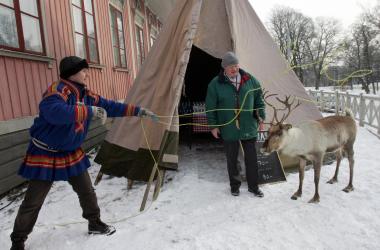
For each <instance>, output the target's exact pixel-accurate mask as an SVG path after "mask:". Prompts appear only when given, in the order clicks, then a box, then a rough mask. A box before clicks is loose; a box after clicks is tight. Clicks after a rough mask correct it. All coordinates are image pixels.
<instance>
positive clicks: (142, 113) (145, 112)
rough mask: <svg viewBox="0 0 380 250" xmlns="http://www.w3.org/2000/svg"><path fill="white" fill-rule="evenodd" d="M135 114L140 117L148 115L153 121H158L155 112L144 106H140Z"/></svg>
mask: <svg viewBox="0 0 380 250" xmlns="http://www.w3.org/2000/svg"><path fill="white" fill-rule="evenodd" d="M137 115H138V117H141V118H144V117H149V118H150V119H151V120H152V121H154V122H158V120H159V119H158V117H157V115H156V114H155V113H153V112H152V111H150V110H149V109H145V108H140V111H139V113H138V114H137Z"/></svg>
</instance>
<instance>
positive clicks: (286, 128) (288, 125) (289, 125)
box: [282, 124, 293, 130]
mask: <svg viewBox="0 0 380 250" xmlns="http://www.w3.org/2000/svg"><path fill="white" fill-rule="evenodd" d="M292 127H293V126H292V124H284V125H283V126H282V128H283V129H285V130H289V129H291V128H292Z"/></svg>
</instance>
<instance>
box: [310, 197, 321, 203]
mask: <svg viewBox="0 0 380 250" xmlns="http://www.w3.org/2000/svg"><path fill="white" fill-rule="evenodd" d="M309 203H319V197H314V198H313V199H311V200H309Z"/></svg>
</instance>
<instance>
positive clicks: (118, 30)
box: [110, 6, 127, 68]
mask: <svg viewBox="0 0 380 250" xmlns="http://www.w3.org/2000/svg"><path fill="white" fill-rule="evenodd" d="M110 12H111V34H112V48H113V58H114V64H115V66H116V67H120V68H126V67H127V61H126V59H125V42H124V31H123V18H122V15H121V12H120V11H118V10H117V9H116V8H114V7H112V6H110Z"/></svg>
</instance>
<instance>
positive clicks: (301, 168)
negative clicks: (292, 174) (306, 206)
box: [291, 159, 306, 200]
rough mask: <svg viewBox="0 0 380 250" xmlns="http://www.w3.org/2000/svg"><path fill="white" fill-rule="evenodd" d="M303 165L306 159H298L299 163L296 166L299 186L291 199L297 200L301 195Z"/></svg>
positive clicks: (303, 174) (303, 173)
mask: <svg viewBox="0 0 380 250" xmlns="http://www.w3.org/2000/svg"><path fill="white" fill-rule="evenodd" d="M305 166H306V160H305V159H300V165H299V167H298V174H299V186H298V190H297V192H295V193H294V194H293V195H292V197H291V199H292V200H297V199H298V198H300V197H301V196H302V184H303V177H304V176H305Z"/></svg>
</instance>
